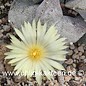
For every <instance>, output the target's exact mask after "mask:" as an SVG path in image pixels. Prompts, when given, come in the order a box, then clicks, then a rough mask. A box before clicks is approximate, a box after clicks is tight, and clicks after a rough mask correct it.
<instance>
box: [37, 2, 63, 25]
mask: <svg viewBox="0 0 86 86" xmlns="http://www.w3.org/2000/svg"><path fill="white" fill-rule="evenodd" d="M62 17H63V14H62V10H61V7H60V2H59V0H44V1H43V2H42V3H41V4H40V6H39V7H38V8H37V11H36V16H35V19H36V20H38V19H40V20H41V22H42V23H43V24H44V23H45V22H47V23H48V26H50V25H52V24H53V23H54V22H56V21H57V22H59V21H60V19H61V18H62Z"/></svg>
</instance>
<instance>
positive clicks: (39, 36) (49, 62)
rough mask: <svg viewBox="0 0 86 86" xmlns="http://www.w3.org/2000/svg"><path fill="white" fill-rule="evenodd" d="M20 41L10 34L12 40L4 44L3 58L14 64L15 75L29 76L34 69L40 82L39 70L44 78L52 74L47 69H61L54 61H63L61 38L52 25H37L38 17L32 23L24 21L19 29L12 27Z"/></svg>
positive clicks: (64, 47) (63, 53)
mask: <svg viewBox="0 0 86 86" xmlns="http://www.w3.org/2000/svg"><path fill="white" fill-rule="evenodd" d="M14 29H15V32H16V34H17V35H18V36H19V37H20V40H19V39H17V38H16V37H15V36H13V35H10V37H11V41H12V43H11V44H10V45H8V46H7V48H9V49H11V50H10V52H7V53H6V54H5V55H7V56H6V57H5V59H10V61H9V63H10V64H11V65H13V66H15V68H14V71H16V73H17V74H20V73H23V75H24V76H27V77H31V76H32V75H33V73H34V72H35V76H36V80H37V81H38V83H39V84H40V83H41V74H39V73H41V72H44V74H45V75H46V77H47V78H48V79H51V77H52V75H51V74H50V70H51V71H54V69H58V70H64V67H63V66H62V65H61V64H60V63H58V62H57V61H64V60H65V54H66V53H67V51H65V49H66V48H67V46H65V43H66V42H65V38H60V35H59V34H58V31H57V29H56V28H55V26H54V25H52V26H51V27H50V28H49V29H47V25H46V24H44V25H41V22H40V20H39V21H38V23H37V24H36V22H35V20H33V22H32V25H31V24H30V23H29V22H28V23H26V22H24V26H22V27H21V31H20V30H18V29H16V28H14Z"/></svg>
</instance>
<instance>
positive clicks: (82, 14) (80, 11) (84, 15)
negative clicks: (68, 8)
mask: <svg viewBox="0 0 86 86" xmlns="http://www.w3.org/2000/svg"><path fill="white" fill-rule="evenodd" d="M76 11H77V12H78V13H79V14H80V15H81V16H82V18H83V19H84V21H85V22H86V10H81V9H76Z"/></svg>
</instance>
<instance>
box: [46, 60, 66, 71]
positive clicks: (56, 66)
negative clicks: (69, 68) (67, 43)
mask: <svg viewBox="0 0 86 86" xmlns="http://www.w3.org/2000/svg"><path fill="white" fill-rule="evenodd" d="M46 61H47V62H48V63H49V64H50V65H51V66H52V67H54V68H56V69H58V70H65V69H64V67H63V66H62V65H61V64H60V63H58V62H56V61H54V60H50V59H48V60H46Z"/></svg>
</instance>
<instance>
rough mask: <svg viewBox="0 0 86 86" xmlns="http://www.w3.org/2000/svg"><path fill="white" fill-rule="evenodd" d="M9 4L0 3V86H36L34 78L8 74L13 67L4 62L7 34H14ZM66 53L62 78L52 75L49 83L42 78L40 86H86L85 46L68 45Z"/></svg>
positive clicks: (6, 1)
mask: <svg viewBox="0 0 86 86" xmlns="http://www.w3.org/2000/svg"><path fill="white" fill-rule="evenodd" d="M11 2H12V1H11V0H1V1H0V86H38V84H37V82H36V80H35V77H34V76H33V77H32V78H30V79H29V80H27V79H26V77H23V76H22V77H21V76H19V77H18V76H15V75H14V74H10V72H12V70H13V67H11V66H10V65H8V64H7V60H4V57H5V56H4V53H5V52H7V51H8V49H7V48H6V47H5V46H6V45H7V44H9V43H10V38H9V33H12V34H15V33H14V31H13V28H12V26H11V24H10V23H9V22H8V11H9V8H10V5H11ZM68 51H69V53H68V55H67V57H66V58H67V60H66V61H65V62H64V63H63V65H64V67H65V69H66V71H65V72H64V74H63V76H59V75H57V74H54V80H51V81H49V80H47V78H46V77H44V76H43V80H42V86H86V45H85V44H80V43H74V44H70V45H69V49H68ZM62 73H63V72H62ZM65 73H66V74H65Z"/></svg>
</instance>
